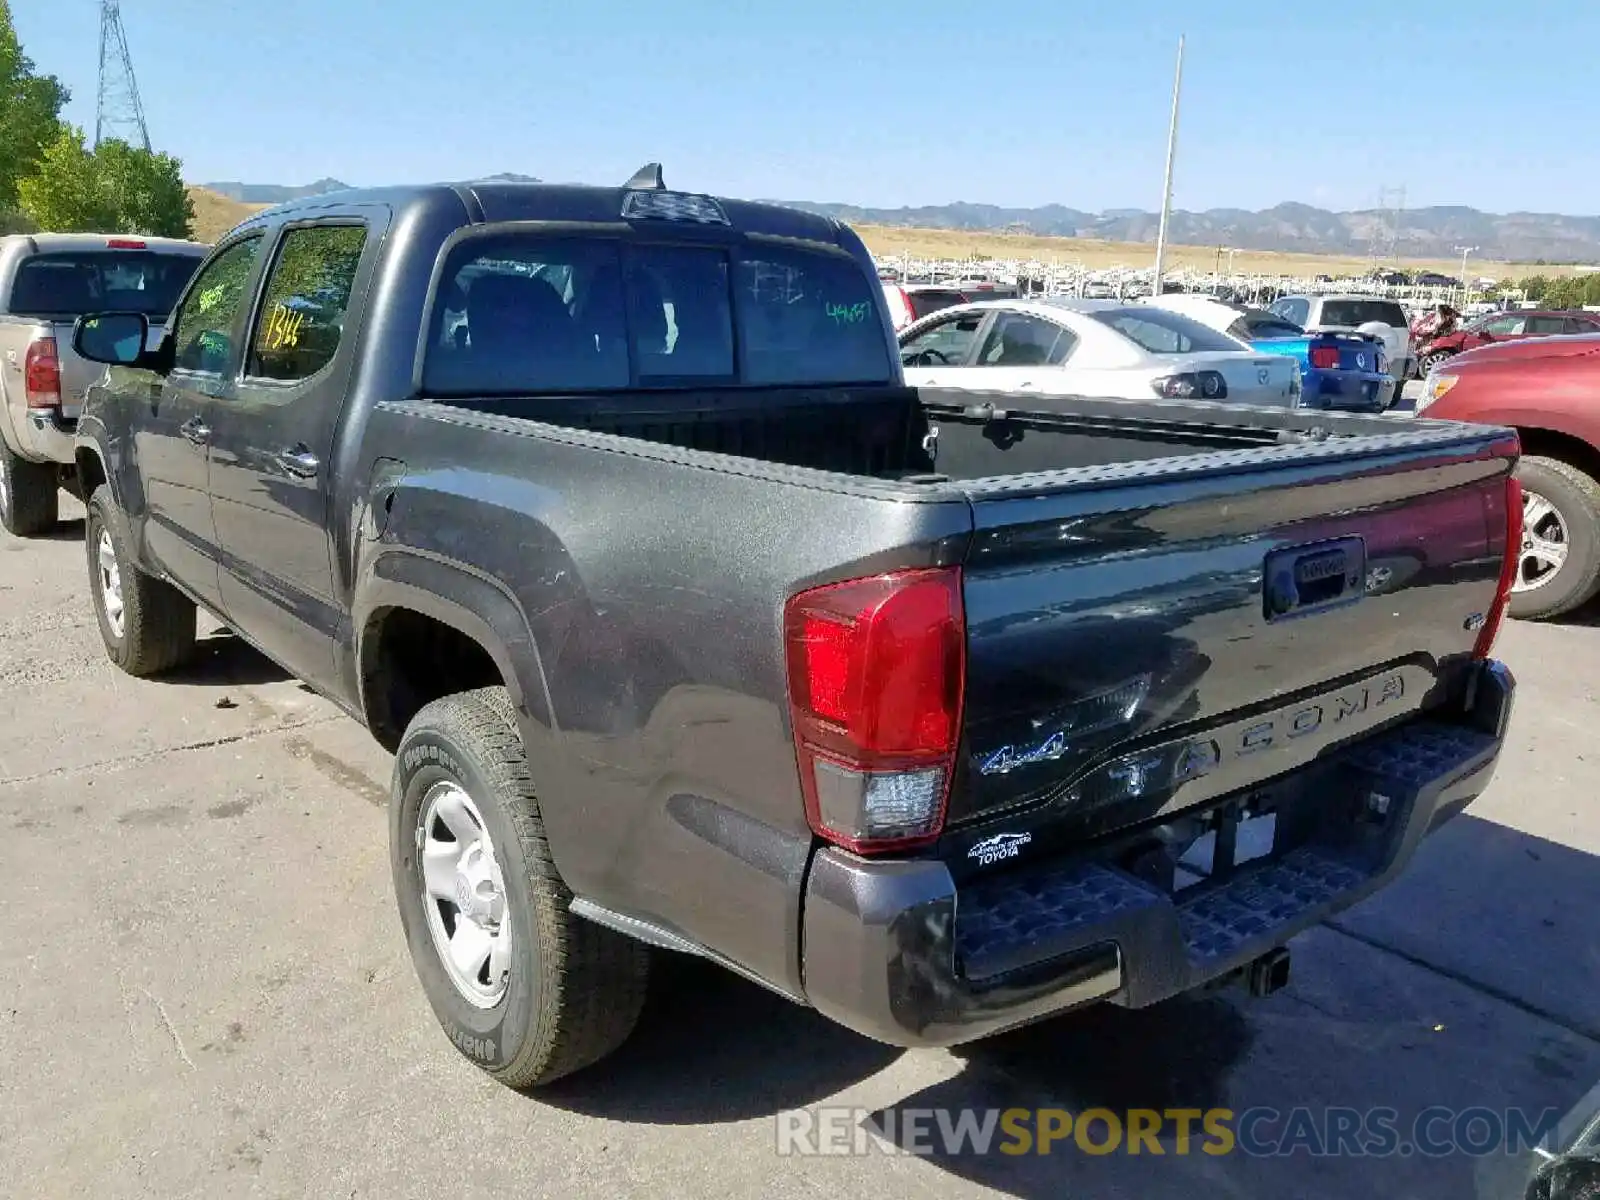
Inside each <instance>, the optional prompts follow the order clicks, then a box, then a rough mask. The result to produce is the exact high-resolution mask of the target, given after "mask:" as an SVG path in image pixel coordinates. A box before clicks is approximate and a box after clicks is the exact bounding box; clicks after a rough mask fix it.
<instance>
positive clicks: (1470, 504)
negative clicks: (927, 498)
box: [941, 426, 1516, 871]
mask: <svg viewBox="0 0 1600 1200" xmlns="http://www.w3.org/2000/svg"><path fill="white" fill-rule="evenodd" d="M1447 428H1448V427H1447ZM1455 429H1456V432H1457V434H1458V436H1456V437H1455V438H1453V439H1445V440H1441V439H1440V438H1438V437H1434V438H1433V439H1432V444H1422V442H1423V440H1419V441H1418V442H1417V443H1415V444H1409V445H1408V444H1406V443H1405V441H1404V439H1403V438H1395V439H1387V440H1386V439H1383V438H1368V439H1357V440H1356V443H1357V444H1353V445H1352V446H1350V447H1348V448H1347V449H1346V450H1345V451H1344V452H1342V453H1341V451H1340V449H1339V448H1338V447H1336V446H1334V445H1332V444H1331V443H1327V444H1323V445H1321V446H1314V447H1304V446H1302V447H1291V446H1284V447H1269V448H1264V449H1260V450H1247V451H1229V452H1225V453H1221V454H1216V455H1210V456H1206V457H1204V458H1187V459H1181V460H1180V459H1170V458H1169V459H1157V460H1152V461H1146V462H1140V463H1124V464H1116V465H1113V466H1108V467H1105V468H1100V469H1091V470H1089V471H1085V472H1079V473H1078V474H1077V477H1076V479H1075V480H1070V481H1069V480H1068V476H1067V474H1066V473H1063V476H1062V478H1063V480H1064V481H1066V482H1065V483H1064V486H1060V487H1051V486H1050V484H1049V481H1048V480H1047V479H1045V478H1044V477H1042V476H1041V477H1035V478H1033V479H1032V480H1026V481H1024V480H1015V479H1013V480H1003V479H993V480H974V481H970V483H969V485H968V487H967V490H968V495H969V498H970V500H971V503H972V506H973V511H974V520H975V526H976V533H975V536H974V539H973V542H972V545H971V548H970V550H969V552H968V555H967V558H966V561H965V564H964V568H963V570H964V591H965V604H966V621H967V655H968V657H967V664H966V672H967V675H966V680H967V683H966V702H965V714H964V718H963V719H964V739H965V741H964V749H963V753H962V755H961V760H960V764H959V767H958V772H957V776H956V778H955V780H954V785H953V787H952V793H951V797H950V806H949V812H948V820H947V826H946V828H947V830H948V832H947V834H946V836H945V841H944V843H943V844H942V846H941V855H942V856H943V857H945V858H946V859H947V860H948V861H950V863H951V867H952V869H953V870H957V871H959V870H961V869H963V868H964V867H966V866H970V865H971V864H969V863H967V862H966V860H967V859H968V858H969V857H971V856H972V855H971V850H972V847H973V846H975V845H976V844H977V843H978V842H979V841H982V840H984V839H991V840H992V839H993V838H994V837H995V835H996V833H997V831H1000V832H1002V833H1004V834H1005V835H1008V836H1013V837H1015V838H1032V837H1035V836H1037V831H1038V830H1039V829H1040V828H1041V827H1042V826H1053V827H1059V828H1063V829H1065V828H1070V829H1072V830H1073V831H1074V836H1077V837H1081V836H1084V835H1089V836H1093V835H1096V834H1098V833H1104V832H1109V831H1110V830H1112V829H1116V828H1121V827H1124V826H1128V825H1132V824H1136V823H1138V822H1140V821H1144V820H1148V819H1150V818H1153V817H1156V816H1158V815H1161V814H1166V813H1170V812H1174V811H1177V810H1179V809H1182V808H1186V807H1189V806H1191V805H1194V804H1199V803H1202V802H1203V801H1205V800H1207V799H1210V798H1213V797H1215V796H1218V795H1222V794H1225V793H1226V792H1229V791H1232V790H1236V789H1238V788H1244V787H1251V786H1254V785H1255V784H1257V783H1259V782H1261V781H1263V780H1266V779H1270V778H1271V777H1273V776H1276V775H1279V774H1282V773H1284V772H1287V771H1291V770H1294V769H1296V768H1297V767H1300V766H1303V765H1304V764H1305V763H1307V762H1309V761H1311V760H1312V759H1314V758H1316V757H1318V756H1320V755H1322V754H1325V753H1328V752H1330V751H1331V750H1332V749H1334V748H1335V747H1338V746H1340V745H1343V744H1346V743H1348V742H1349V741H1350V740H1351V739H1353V738H1357V737H1360V736H1362V735H1364V734H1367V733H1370V732H1372V731H1373V730H1375V729H1377V728H1380V727H1385V726H1387V725H1390V724H1393V723H1395V722H1397V721H1401V720H1404V719H1405V718H1407V717H1408V716H1414V715H1415V714H1416V713H1418V711H1419V710H1422V709H1424V708H1430V707H1433V706H1436V705H1439V704H1443V703H1447V702H1451V701H1452V700H1454V701H1459V699H1460V696H1461V689H1462V687H1463V686H1464V684H1463V680H1464V677H1465V674H1466V669H1467V667H1468V666H1469V665H1470V662H1471V658H1472V653H1473V649H1474V645H1475V643H1476V640H1477V637H1478V632H1477V631H1478V629H1479V628H1480V627H1481V625H1482V624H1483V622H1484V620H1485V616H1486V614H1487V613H1488V612H1489V610H1490V608H1491V605H1492V602H1493V600H1494V597H1495V593H1496V587H1497V582H1498V579H1499V575H1500V569H1501V561H1502V552H1503V547H1504V541H1505V530H1506V511H1505V506H1506V495H1507V489H1506V479H1507V476H1508V475H1509V472H1510V468H1511V465H1512V461H1513V459H1514V455H1515V452H1516V451H1515V442H1514V441H1511V440H1509V438H1508V436H1507V435H1506V433H1505V431H1499V430H1493V429H1485V428H1475V427H1467V426H1461V427H1455ZM1361 442H1365V443H1367V444H1368V445H1367V447H1366V448H1364V449H1358V448H1357V445H1358V444H1359V443H1361ZM1374 447H1376V448H1374Z"/></svg>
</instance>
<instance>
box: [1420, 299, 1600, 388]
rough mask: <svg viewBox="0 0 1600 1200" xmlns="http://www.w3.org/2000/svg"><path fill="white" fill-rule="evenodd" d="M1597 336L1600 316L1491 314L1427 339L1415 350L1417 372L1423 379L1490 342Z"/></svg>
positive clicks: (1550, 313) (1584, 313)
mask: <svg viewBox="0 0 1600 1200" xmlns="http://www.w3.org/2000/svg"><path fill="white" fill-rule="evenodd" d="M1569 333H1600V313H1587V312H1548V311H1547V312H1534V311H1530V310H1524V311H1520V312H1502V313H1490V314H1489V315H1488V316H1486V317H1480V318H1478V320H1476V321H1473V322H1472V323H1471V324H1469V325H1463V326H1461V327H1460V328H1458V329H1457V330H1456V331H1455V332H1454V333H1447V334H1445V335H1444V336H1443V337H1436V338H1429V339H1428V340H1427V341H1424V342H1422V343H1420V344H1419V346H1418V348H1417V369H1418V370H1419V371H1421V372H1422V373H1423V374H1424V375H1426V374H1427V373H1428V372H1429V371H1431V370H1432V369H1433V368H1434V367H1437V366H1438V365H1439V364H1440V363H1442V362H1443V361H1444V360H1445V359H1447V358H1452V357H1454V356H1455V355H1457V354H1460V353H1461V352H1462V351H1464V350H1476V349H1477V348H1478V347H1479V346H1485V345H1488V344H1489V343H1490V342H1505V341H1512V340H1514V339H1516V338H1526V337H1551V336H1553V335H1556V334H1569Z"/></svg>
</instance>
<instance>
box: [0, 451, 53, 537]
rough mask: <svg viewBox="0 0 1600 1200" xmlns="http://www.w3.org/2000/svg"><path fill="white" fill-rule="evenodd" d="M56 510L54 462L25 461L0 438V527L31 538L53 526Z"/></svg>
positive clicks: (13, 533) (11, 532) (10, 532)
mask: <svg viewBox="0 0 1600 1200" xmlns="http://www.w3.org/2000/svg"><path fill="white" fill-rule="evenodd" d="M60 512H61V494H60V492H59V491H58V489H57V486H56V467H55V465H54V464H53V463H36V462H29V461H28V460H27V459H25V458H21V457H19V456H18V455H16V454H13V453H12V452H11V448H10V447H9V446H7V445H6V444H5V442H3V441H0V528H4V529H5V531H6V532H7V533H9V534H12V535H14V536H16V537H34V536H35V535H37V534H41V533H44V532H46V531H48V530H50V529H53V528H55V524H56V522H57V521H58V520H60Z"/></svg>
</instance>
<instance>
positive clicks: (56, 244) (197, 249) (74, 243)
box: [0, 233, 211, 257]
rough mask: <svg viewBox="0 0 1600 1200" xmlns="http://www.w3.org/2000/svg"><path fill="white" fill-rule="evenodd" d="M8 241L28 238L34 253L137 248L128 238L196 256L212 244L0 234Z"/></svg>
mask: <svg viewBox="0 0 1600 1200" xmlns="http://www.w3.org/2000/svg"><path fill="white" fill-rule="evenodd" d="M114 241H115V242H121V243H124V244H123V245H122V246H120V247H112V246H110V245H109V243H111V242H114ZM8 242H31V243H32V252H33V253H35V254H57V253H60V252H62V251H67V250H105V249H128V250H132V249H137V248H138V247H135V246H132V245H127V244H126V243H130V242H141V243H143V248H144V249H146V250H160V251H168V252H172V251H176V252H177V253H180V254H182V253H189V254H193V255H195V256H196V257H199V256H201V255H203V254H205V253H206V251H208V250H209V249H210V248H211V247H210V246H208V245H206V244H205V243H204V242H186V241H183V240H182V239H180V238H159V237H144V236H143V235H141V234H136V233H126V234H124V233H15V234H11V235H9V236H8V237H4V238H0V247H3V246H4V245H5V244H6V243H8Z"/></svg>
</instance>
